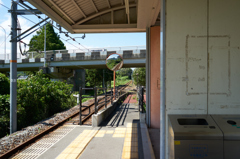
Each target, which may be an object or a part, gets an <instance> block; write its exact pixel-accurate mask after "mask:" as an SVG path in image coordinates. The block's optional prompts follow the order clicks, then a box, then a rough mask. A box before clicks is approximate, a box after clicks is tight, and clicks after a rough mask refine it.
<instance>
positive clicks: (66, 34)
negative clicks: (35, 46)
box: [0, 1, 102, 61]
mask: <svg viewBox="0 0 240 159" xmlns="http://www.w3.org/2000/svg"><path fill="white" fill-rule="evenodd" d="M13 2H14V3H16V4H18V5H19V6H21V7H22V8H24V9H25V10H27V11H29V12H31V13H32V14H34V15H35V16H37V17H38V18H39V19H41V20H44V19H43V18H42V17H41V16H39V15H37V14H36V13H34V12H32V11H31V10H29V9H28V8H26V7H24V6H23V5H21V4H20V3H19V2H16V1H13ZM0 5H2V6H4V7H5V8H7V9H10V8H8V7H7V6H5V5H3V4H1V3H0ZM20 16H21V17H23V18H25V19H26V20H28V21H30V22H32V23H34V24H36V22H33V21H32V20H30V19H28V18H26V17H24V16H22V15H20ZM48 24H50V25H51V26H53V27H54V28H55V29H57V30H59V28H57V27H56V26H54V25H53V24H51V23H50V22H48ZM19 25H20V24H19ZM59 31H60V30H59ZM65 36H67V37H69V38H70V39H72V40H73V41H74V42H76V43H78V45H80V46H82V47H83V48H84V49H86V50H90V49H89V48H87V47H85V46H83V45H82V44H80V43H79V42H77V41H76V40H75V39H74V38H72V37H71V36H69V35H68V33H65ZM60 38H61V39H62V40H64V41H65V42H67V43H68V44H70V45H72V46H74V47H75V48H78V49H79V50H82V51H84V50H83V49H81V48H79V47H77V46H75V45H74V44H72V43H70V42H68V41H67V40H65V39H63V38H62V37H60ZM21 42H22V41H21ZM22 43H23V44H25V45H26V43H24V42H22ZM101 61H102V60H101Z"/></svg>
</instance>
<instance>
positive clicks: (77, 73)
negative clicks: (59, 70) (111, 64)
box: [73, 69, 86, 93]
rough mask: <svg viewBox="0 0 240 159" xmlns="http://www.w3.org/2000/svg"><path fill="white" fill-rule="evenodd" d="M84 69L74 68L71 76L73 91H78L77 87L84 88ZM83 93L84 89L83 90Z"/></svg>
mask: <svg viewBox="0 0 240 159" xmlns="http://www.w3.org/2000/svg"><path fill="white" fill-rule="evenodd" d="M85 74H86V72H85V70H84V69H78V70H74V76H73V84H74V87H73V91H79V87H82V88H85ZM83 93H85V91H83Z"/></svg>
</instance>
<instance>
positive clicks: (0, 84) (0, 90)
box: [0, 73, 10, 95]
mask: <svg viewBox="0 0 240 159" xmlns="http://www.w3.org/2000/svg"><path fill="white" fill-rule="evenodd" d="M4 94H10V82H9V79H8V77H6V76H5V75H4V74H1V73H0V95H4Z"/></svg>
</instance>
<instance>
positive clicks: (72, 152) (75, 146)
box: [57, 130, 104, 159]
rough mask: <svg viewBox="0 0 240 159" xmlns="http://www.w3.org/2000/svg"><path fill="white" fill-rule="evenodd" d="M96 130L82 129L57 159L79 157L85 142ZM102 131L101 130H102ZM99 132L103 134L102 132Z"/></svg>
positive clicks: (90, 138)
mask: <svg viewBox="0 0 240 159" xmlns="http://www.w3.org/2000/svg"><path fill="white" fill-rule="evenodd" d="M97 132H98V131H97V130H84V131H83V132H82V133H81V134H80V135H79V136H78V137H77V138H76V139H75V140H74V141H73V142H72V143H71V144H70V145H69V146H68V147H67V148H66V149H65V150H64V151H63V152H62V153H61V154H60V155H59V156H58V157H57V159H69V158H71V159H75V158H79V155H80V154H81V153H82V151H83V150H84V148H85V147H86V146H87V144H88V143H89V142H90V141H91V140H92V138H93V137H94V136H95V135H96V134H97ZM102 132H103V131H102ZM102 132H101V133H100V134H104V133H102Z"/></svg>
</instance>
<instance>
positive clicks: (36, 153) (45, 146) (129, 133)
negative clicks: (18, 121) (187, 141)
mask: <svg viewBox="0 0 240 159" xmlns="http://www.w3.org/2000/svg"><path fill="white" fill-rule="evenodd" d="M13 158H19V159H20V158H40V159H53V158H57V159H74V158H79V159H121V158H122V159H130V158H131V159H132V158H134V159H137V158H139V159H144V158H146V159H150V158H155V157H154V153H153V150H152V147H151V141H150V138H149V136H148V133H147V128H146V126H145V124H144V123H140V120H139V111H138V104H137V102H136V100H134V99H133V95H129V97H128V98H126V100H125V101H124V102H123V103H122V104H121V105H120V106H119V107H117V108H116V109H115V110H114V112H113V113H112V114H111V115H110V116H109V117H108V118H107V119H106V120H105V121H104V122H102V123H101V125H100V126H98V127H91V126H84V125H83V126H80V125H63V126H61V127H59V128H58V129H56V130H55V131H53V132H51V133H49V134H48V135H47V136H45V137H44V138H42V139H40V140H39V141H37V142H35V143H34V144H32V145H31V146H29V147H28V148H27V149H25V150H23V151H22V152H20V153H19V154H18V155H16V156H15V157H13Z"/></svg>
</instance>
